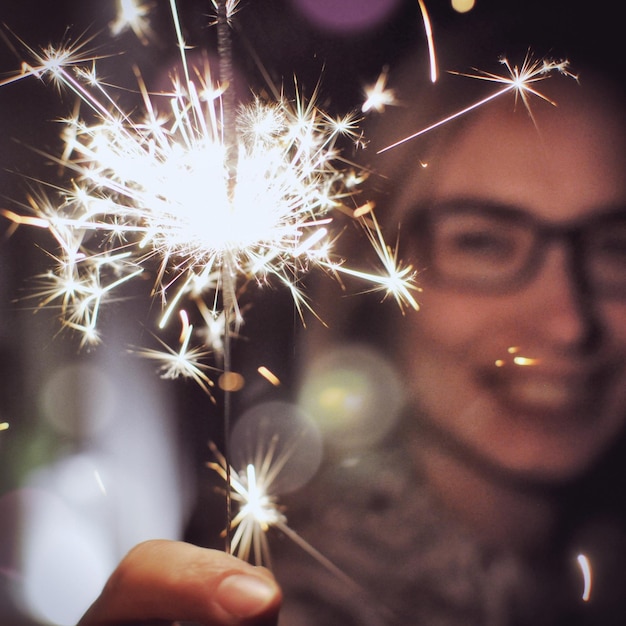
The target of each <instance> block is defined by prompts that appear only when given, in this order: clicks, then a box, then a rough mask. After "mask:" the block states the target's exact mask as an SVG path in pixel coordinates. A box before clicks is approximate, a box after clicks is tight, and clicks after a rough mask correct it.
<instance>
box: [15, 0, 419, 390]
mask: <svg viewBox="0 0 626 626" xmlns="http://www.w3.org/2000/svg"><path fill="white" fill-rule="evenodd" d="M121 9H123V11H122V10H121V11H120V15H121V18H120V22H119V24H118V25H117V27H116V30H120V29H122V27H123V26H124V25H128V26H129V27H132V28H133V30H135V31H137V30H140V33H145V32H146V31H145V28H146V27H145V24H146V21H145V20H146V19H147V13H146V11H147V5H145V4H137V3H132V2H129V1H128V2H124V3H122V5H121ZM235 9H236V3H230V4H229V5H228V7H227V17H228V19H230V18H231V16H232V12H233V11H234V10H235ZM171 11H172V18H173V22H174V26H175V30H176V36H177V41H178V48H179V51H180V55H181V61H182V68H183V69H182V71H181V73H180V75H175V76H174V77H173V79H172V84H171V89H170V90H169V91H168V92H167V93H161V94H152V93H150V92H149V91H148V89H147V87H146V85H145V84H144V83H143V80H142V78H141V76H140V74H139V73H138V72H137V84H138V93H139V95H140V98H141V104H142V108H141V111H140V113H135V112H132V113H131V112H129V111H127V110H125V109H123V108H122V107H121V106H120V105H119V104H118V103H117V101H116V97H115V93H114V91H113V88H112V87H110V86H109V85H107V84H105V83H104V82H103V81H101V80H100V79H99V77H98V73H97V69H96V67H97V63H96V62H97V60H98V59H97V58H96V56H95V55H92V54H89V53H88V52H87V45H88V40H79V41H76V42H73V43H66V44H65V45H63V46H60V47H58V48H55V47H51V46H50V47H47V48H44V49H43V50H42V51H37V50H35V49H34V48H32V47H30V46H28V45H27V44H25V43H24V42H23V41H20V43H21V44H22V45H23V46H24V48H25V50H26V52H27V54H28V56H29V57H30V58H29V60H28V62H24V63H23V65H22V70H21V72H20V73H19V74H16V75H14V76H12V77H10V78H9V79H7V80H5V81H4V84H8V83H11V82H13V81H16V80H20V79H23V78H26V77H35V78H38V79H41V80H46V79H50V80H51V81H52V82H53V83H54V84H55V85H57V86H58V87H59V88H62V89H65V90H68V91H69V92H70V93H72V94H74V95H75V96H76V97H77V99H78V101H79V102H80V103H81V105H82V107H83V109H87V112H86V113H83V114H80V113H79V111H78V109H77V110H76V111H75V113H74V114H73V115H71V116H70V117H68V118H67V119H66V120H65V122H64V125H65V130H64V133H63V138H64V141H65V148H64V150H63V153H62V155H61V156H58V157H54V156H50V155H46V157H48V158H52V160H53V161H55V162H56V163H57V164H58V165H59V167H60V168H62V169H63V170H66V171H68V172H69V174H70V176H71V182H70V183H69V184H67V185H59V186H57V185H54V184H52V183H45V182H41V183H40V185H39V189H37V190H36V191H33V192H32V193H31V194H30V197H29V209H30V211H29V213H30V214H28V215H18V214H16V213H15V212H14V211H8V210H5V211H3V214H4V215H5V217H8V218H9V219H11V220H12V221H13V222H14V223H15V224H16V225H19V224H29V225H32V226H37V227H41V228H45V229H47V230H48V231H49V232H50V233H51V234H52V235H53V237H54V239H55V240H56V243H57V245H58V252H55V253H52V254H51V258H52V260H53V265H54V267H53V268H52V269H51V270H50V271H49V272H47V273H46V274H44V275H42V276H40V277H39V282H40V289H39V292H38V293H37V295H38V296H39V298H40V300H41V306H46V305H52V304H57V305H59V307H60V310H61V317H62V320H63V324H64V326H65V327H67V328H71V329H73V330H76V331H78V332H80V333H82V343H83V344H91V343H97V342H99V341H100V335H99V333H98V318H99V315H100V312H101V310H102V307H103V306H104V305H105V303H106V302H107V301H108V300H109V299H110V297H111V292H112V291H114V290H115V289H116V288H117V287H119V286H121V285H122V284H124V283H126V282H128V281H131V280H133V279H134V278H136V277H138V276H139V275H140V274H144V273H145V272H153V273H154V275H155V276H156V278H155V280H154V290H153V291H154V293H155V294H157V295H158V296H159V297H160V300H161V302H162V314H161V317H160V320H159V321H158V327H159V329H163V328H164V327H165V326H166V325H167V323H168V321H169V320H170V319H171V317H172V315H173V314H174V313H175V312H176V311H180V310H181V309H182V307H183V303H191V306H192V307H194V308H195V309H196V311H197V313H199V315H200V319H201V320H202V321H203V322H204V325H205V327H206V328H205V329H204V330H203V331H202V330H200V329H198V330H197V331H196V333H195V334H196V335H197V336H201V335H202V334H204V336H205V337H206V336H210V335H213V334H215V333H213V332H212V331H211V330H210V327H212V326H213V325H214V324H215V322H216V320H219V319H221V320H222V321H223V320H224V318H223V316H222V313H223V311H224V310H225V309H227V308H229V307H232V310H233V314H232V315H229V316H227V319H226V321H223V327H222V329H221V330H222V337H228V336H229V335H230V334H231V333H236V332H237V328H238V326H239V325H240V324H241V321H242V315H241V309H240V307H239V303H238V297H239V293H240V291H241V287H242V285H245V284H246V283H248V282H251V281H256V282H258V283H265V282H269V281H272V280H273V279H274V281H277V282H278V283H279V284H283V285H286V286H287V288H288V289H289V290H290V291H291V293H292V294H293V297H294V301H295V302H296V305H297V307H298V309H300V310H301V309H302V308H305V307H307V306H309V305H308V303H307V302H306V300H305V298H304V297H303V295H302V293H301V291H300V290H299V287H298V280H299V279H298V277H299V276H300V275H301V274H302V273H303V272H306V271H308V270H309V269H310V268H311V267H313V266H318V267H322V268H323V269H325V270H327V271H328V270H330V272H331V273H332V272H334V270H335V269H339V271H344V272H345V271H346V268H345V267H344V262H343V260H341V259H338V258H334V257H333V254H332V250H331V245H330V241H332V239H333V235H332V231H331V230H330V228H329V225H330V224H331V222H332V212H333V211H335V210H337V209H341V210H344V211H345V208H344V203H346V202H348V201H349V198H350V197H351V196H352V195H353V194H354V193H355V191H356V190H355V188H354V186H353V184H352V183H353V181H354V180H355V179H356V178H357V177H355V176H352V175H351V174H352V169H353V168H352V167H351V166H349V165H348V164H346V163H345V162H344V161H343V159H342V157H341V156H340V149H339V140H340V138H342V137H343V138H347V139H348V140H350V141H352V140H354V141H355V142H356V141H358V138H359V137H360V133H359V131H358V127H357V124H358V118H357V117H356V116H355V115H354V114H348V115H347V116H345V117H343V118H332V117H331V116H329V115H328V114H326V113H325V112H324V111H322V110H320V109H319V108H318V106H317V104H316V102H315V94H313V97H312V99H310V100H306V99H305V98H304V97H303V96H302V95H301V94H300V93H299V92H298V90H297V86H296V96H295V98H294V99H293V100H289V99H288V98H287V97H286V96H280V97H278V98H277V99H275V100H266V99H263V98H261V97H260V96H257V97H254V98H253V99H252V101H251V102H250V103H246V104H239V105H237V110H236V115H235V116H234V125H235V127H234V128H231V129H228V128H226V127H225V125H224V124H225V122H224V119H225V117H226V113H227V111H225V105H224V102H223V97H224V94H225V93H226V92H227V90H229V89H231V90H232V88H233V87H232V85H228V84H223V83H218V82H216V81H215V80H214V79H213V77H212V75H211V71H210V67H209V64H208V63H207V64H206V65H205V66H203V67H195V66H192V65H191V64H190V63H189V61H188V59H187V56H186V44H185V42H184V40H183V37H182V30H181V28H180V21H179V15H178V12H177V10H176V5H175V3H174V1H173V0H172V2H171ZM138 20H139V22H138ZM133 25H136V26H133ZM140 33H139V34H140ZM231 113H232V112H231ZM227 133H230V136H229V138H226V134H227ZM233 138H234V145H231V147H230V148H229V145H228V143H230V144H233ZM229 149H230V150H231V151H232V152H231V154H230V155H228V151H229ZM233 163H234V164H235V171H234V174H233V172H232V168H233ZM380 237H382V234H380ZM379 242H380V245H381V246H382V248H383V249H384V248H385V247H384V245H383V244H382V239H379ZM388 271H392V272H393V271H395V270H394V268H393V266H392V265H390V264H386V265H385V267H384V271H383V273H382V274H381V275H377V274H375V273H372V274H365V273H362V274H359V276H360V277H361V278H363V279H365V280H369V281H373V282H374V283H376V284H379V285H381V286H384V288H385V289H393V285H394V284H400V285H401V290H402V293H403V294H404V295H398V297H399V298H401V299H404V298H406V294H408V293H409V292H410V290H411V289H412V288H413V286H412V283H411V279H412V276H410V275H407V274H405V273H401V274H400V275H397V276H394V277H390V276H388V275H386V273H387V272H388ZM409 274H410V273H409ZM185 314H186V315H188V313H185ZM192 328H193V326H192V325H190V326H189V327H188V334H187V336H186V338H185V340H184V342H181V347H180V349H179V350H175V351H174V352H172V350H170V349H169V348H166V351H165V352H164V353H162V354H163V355H164V359H163V362H164V363H169V365H166V366H165V367H166V371H165V374H166V375H167V376H173V375H174V374H177V375H182V376H190V377H191V378H193V379H194V380H196V382H198V383H200V385H201V387H202V388H203V389H205V390H208V385H207V382H206V378H205V375H204V373H203V374H202V375H200V374H199V372H198V369H197V367H200V363H198V359H199V358H200V357H202V358H204V357H206V356H208V351H205V350H203V349H202V347H193V346H192V345H191V344H190V341H191V338H192ZM183 344H184V345H183ZM221 347H222V346H221V343H220V342H219V341H213V342H212V345H211V348H212V349H219V348H221ZM143 354H144V355H146V356H149V357H150V358H155V354H154V353H153V352H150V351H144V352H143ZM190 355H193V358H192V359H191V361H188V362H187V364H185V365H181V364H180V363H181V360H184V358H185V356H187V357H189V356H190ZM174 356H175V358H176V361H177V363H178V365H177V366H173V365H172V362H171V359H172V358H173V357H174ZM218 356H219V355H218Z"/></svg>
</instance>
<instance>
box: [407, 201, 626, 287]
mask: <svg viewBox="0 0 626 626" xmlns="http://www.w3.org/2000/svg"><path fill="white" fill-rule="evenodd" d="M452 212H455V213H459V214H462V213H476V214H481V215H486V216H500V217H504V218H506V219H507V220H510V221H511V222H515V223H516V224H521V225H522V226H523V227H527V228H528V230H529V232H530V233H531V235H532V244H531V246H530V247H529V251H528V254H527V259H526V260H525V262H524V264H523V265H521V266H520V268H519V269H518V270H517V272H516V273H515V274H511V275H510V276H508V277H503V279H502V281H501V282H500V283H495V282H493V283H487V282H482V283H481V282H480V281H475V282H468V280H467V279H466V278H465V279H463V278H459V279H458V280H457V279H455V278H453V277H451V276H446V275H444V274H442V273H441V272H440V271H439V270H440V268H439V267H438V266H437V263H436V260H435V258H434V250H433V248H434V245H433V244H434V239H433V225H434V219H436V218H437V215H441V214H446V213H448V214H449V213H452ZM409 213H410V218H409V220H407V222H406V223H405V225H404V226H403V230H404V231H405V233H406V230H405V229H406V228H407V227H408V229H409V232H408V234H409V239H412V240H413V241H417V250H416V251H415V252H416V254H415V256H416V257H417V258H418V259H419V261H420V262H423V263H424V265H425V268H424V270H423V272H424V274H425V276H427V277H428V278H427V280H428V281H430V282H433V283H435V284H438V285H445V286H448V287H453V288H455V289H458V290H460V291H465V292H472V293H479V294H480V293H482V294H485V295H487V294H494V295H495V294H507V293H514V292H516V291H519V290H521V289H522V288H523V287H524V286H526V285H528V284H529V283H530V282H531V281H532V279H533V278H535V277H536V275H537V273H538V272H539V270H540V269H541V267H542V265H543V262H544V260H545V254H546V251H547V249H548V247H549V246H550V244H552V243H554V242H555V241H556V242H558V241H560V242H563V243H564V244H565V246H566V250H567V252H568V261H569V263H568V268H569V269H570V271H571V276H572V277H573V279H574V280H575V281H576V283H575V284H576V286H577V288H578V289H579V290H580V291H581V292H583V293H591V294H594V295H601V296H603V297H608V298H614V299H626V277H625V278H624V284H623V285H618V284H615V285H611V286H608V285H605V286H604V287H603V286H602V285H597V284H594V281H593V277H592V271H590V268H591V267H592V266H591V265H590V263H589V261H588V260H587V258H588V255H589V252H588V251H587V250H586V248H585V242H586V241H587V242H588V241H589V235H588V233H589V232H590V231H591V232H593V231H592V229H593V228H594V227H595V226H597V225H602V224H611V223H613V222H615V223H620V224H621V223H624V224H626V208H624V207H607V208H606V209H604V210H602V212H601V213H597V214H594V215H593V216H592V217H586V218H582V219H577V220H572V221H569V222H566V223H564V224H558V223H555V222H551V221H548V220H544V219H541V218H538V217H536V216H534V215H533V214H532V213H529V212H528V211H526V210H524V209H521V208H519V207H517V206H514V205H508V204H505V203H495V202H492V201H485V200H480V199H476V198H456V199H452V200H446V201H437V202H430V203H429V202H422V203H420V204H419V205H417V206H415V207H413V209H411V210H410V211H409ZM405 238H406V237H405ZM401 239H402V238H401ZM587 246H588V244H587ZM625 256H626V254H625Z"/></svg>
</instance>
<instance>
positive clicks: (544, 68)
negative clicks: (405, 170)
mask: <svg viewBox="0 0 626 626" xmlns="http://www.w3.org/2000/svg"><path fill="white" fill-rule="evenodd" d="M500 62H501V63H502V65H504V66H505V68H506V69H507V72H508V73H507V74H504V75H500V74H494V73H491V72H485V71H482V70H476V73H473V74H469V73H463V72H450V73H451V74H456V75H458V76H465V77H468V78H473V79H476V80H485V81H488V82H491V83H496V84H500V85H503V87H502V88H501V89H498V90H497V91H495V92H494V93H492V94H490V95H488V96H487V97H485V98H482V99H481V100H478V101H477V102H475V103H474V104H471V105H470V106H468V107H466V108H464V109H461V110H460V111H457V112H456V113H453V114H452V115H449V116H448V117H445V118H443V119H441V120H439V121H438V122H435V123H434V124H431V125H430V126H426V127H425V128H421V129H420V130H418V131H417V132H415V133H413V134H412V135H409V136H408V137H404V138H403V139H400V140H399V141H396V142H395V143H392V144H391V145H389V146H386V147H385V148H382V149H381V150H379V151H378V153H379V154H381V153H383V152H386V151H387V150H391V149H392V148H395V147H397V146H399V145H401V144H403V143H406V142H407V141H411V140H412V139H415V138H416V137H419V136H421V135H424V134H426V133H428V132H430V131H432V130H434V129H436V128H439V127H440V126H444V125H445V124H448V123H450V122H451V121H452V120H454V119H456V118H458V117H461V116H463V115H466V114H467V113H469V112H471V111H474V110H475V109H478V108H480V107H482V106H484V105H485V104H487V103H488V102H491V101H492V100H495V99H496V98H500V97H502V96H504V95H505V94H507V93H511V92H513V93H514V94H515V99H516V101H517V99H521V100H522V102H523V104H524V106H525V107H526V110H527V111H528V113H529V115H530V116H531V118H532V119H533V121H534V117H533V112H532V107H531V106H530V98H531V96H535V97H537V98H539V99H541V100H544V101H546V102H548V103H550V104H552V105H555V104H556V103H555V102H554V101H553V100H551V99H550V98H548V97H547V96H545V95H544V94H543V93H542V92H541V91H539V90H538V89H537V87H536V84H537V83H538V82H541V81H543V80H545V79H547V78H549V77H550V76H552V75H553V74H555V73H557V74H562V75H564V76H568V77H570V78H576V76H575V75H574V74H572V73H571V72H570V70H569V61H567V60H561V61H555V60H551V59H534V58H533V57H532V56H531V55H530V54H527V55H526V57H525V58H524V61H523V63H522V65H521V67H518V66H517V65H511V63H510V62H509V60H508V59H507V58H506V57H503V58H501V59H500Z"/></svg>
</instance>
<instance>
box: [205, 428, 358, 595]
mask: <svg viewBox="0 0 626 626" xmlns="http://www.w3.org/2000/svg"><path fill="white" fill-rule="evenodd" d="M209 447H210V448H211V451H212V452H213V454H214V456H215V458H216V459H217V461H216V462H209V463H207V467H209V468H210V469H212V470H213V471H215V472H217V474H218V475H219V476H221V477H222V478H223V479H224V480H225V481H226V482H227V483H228V482H229V484H230V492H231V497H232V500H233V502H234V503H236V504H237V507H238V511H237V512H236V514H235V515H234V517H233V519H232V520H231V521H230V528H231V530H233V531H234V533H233V537H232V539H231V541H230V548H231V550H232V552H233V554H235V555H237V556H238V557H239V558H242V559H244V560H247V561H250V560H251V561H253V562H254V563H256V564H258V565H261V564H264V565H266V566H271V554H270V550H269V543H268V539H267V534H268V531H269V530H270V529H271V528H274V529H276V530H278V531H279V532H281V533H283V534H284V535H285V536H286V537H288V538H289V539H290V540H291V541H293V542H294V543H295V544H296V545H297V546H299V547H300V548H301V549H302V550H304V551H305V552H306V553H307V554H308V555H309V556H311V557H312V558H313V559H315V560H316V561H317V562H318V563H319V564H320V565H322V567H324V568H326V569H327V570H328V571H329V572H330V573H331V574H333V575H334V576H336V577H337V578H338V579H339V580H341V581H342V582H343V583H344V584H346V585H349V586H350V587H352V588H353V589H355V590H358V589H359V586H358V585H357V583H356V582H355V581H354V580H353V579H352V578H350V577H349V576H348V575H347V574H346V573H345V572H343V571H342V570H341V569H339V568H338V567H337V566H336V565H335V564H334V563H333V562H332V561H331V560H330V559H328V558H327V557H325V556H324V555H323V554H322V553H321V552H319V551H318V550H317V549H316V548H314V547H313V546H312V545H311V544H310V543H308V542H307V541H306V540H305V539H303V538H302V537H301V536H300V535H299V534H298V533H297V532H295V531H294V530H293V529H292V528H290V527H289V526H288V524H287V517H286V516H285V514H284V512H283V509H282V507H281V506H280V504H279V495H280V494H278V493H277V492H276V490H275V485H276V481H277V479H278V477H279V476H280V473H281V472H282V471H283V470H284V468H285V465H286V463H287V462H288V461H289V458H290V456H291V455H292V454H293V453H294V449H295V448H289V447H287V448H285V449H284V450H283V451H282V452H280V453H279V452H277V448H278V437H276V436H275V437H273V438H271V440H270V441H269V442H267V441H258V442H257V453H256V456H255V458H254V459H251V460H250V462H249V463H247V464H246V466H245V468H243V469H241V470H240V471H237V470H236V469H235V468H233V467H230V472H228V471H227V467H228V466H227V462H226V459H225V458H224V456H223V455H222V454H221V453H220V452H219V450H218V449H217V447H216V446H215V444H213V443H212V442H211V443H209Z"/></svg>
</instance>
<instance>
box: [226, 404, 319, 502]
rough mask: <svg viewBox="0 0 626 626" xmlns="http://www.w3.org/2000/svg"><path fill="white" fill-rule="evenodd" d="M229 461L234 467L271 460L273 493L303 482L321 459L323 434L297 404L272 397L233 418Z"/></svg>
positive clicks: (291, 489) (261, 464)
mask: <svg viewBox="0 0 626 626" xmlns="http://www.w3.org/2000/svg"><path fill="white" fill-rule="evenodd" d="M230 445H231V458H232V461H231V464H232V465H233V466H234V467H235V469H236V470H237V471H240V470H242V469H244V468H245V467H246V466H247V465H248V464H249V463H253V464H254V465H255V467H256V468H257V471H258V470H259V468H261V467H262V466H263V465H264V464H265V465H267V464H270V463H271V464H273V465H274V469H275V470H276V477H275V478H274V479H273V480H272V481H271V491H272V493H274V494H281V495H282V494H285V493H289V492H291V491H294V490H296V489H299V488H300V487H302V486H303V485H305V484H306V483H307V482H308V481H309V480H310V479H311V478H312V477H313V475H314V474H315V473H316V472H317V470H318V468H319V466H320V463H321V461H322V437H321V434H320V432H319V429H318V428H317V426H316V425H315V423H314V422H313V421H312V420H311V419H309V417H308V416H307V415H305V413H304V412H303V411H302V410H301V409H299V408H298V407H297V406H296V405H294V404H292V403H289V402H282V401H273V402H265V403H263V404H259V405H256V406H254V407H252V408H251V409H249V410H248V411H246V412H245V413H244V414H243V415H242V416H241V417H240V418H239V419H238V420H237V422H236V424H235V426H234V428H233V431H232V434H231V444H230Z"/></svg>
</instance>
